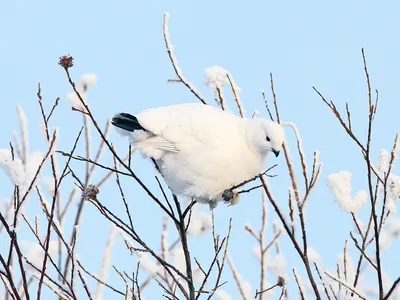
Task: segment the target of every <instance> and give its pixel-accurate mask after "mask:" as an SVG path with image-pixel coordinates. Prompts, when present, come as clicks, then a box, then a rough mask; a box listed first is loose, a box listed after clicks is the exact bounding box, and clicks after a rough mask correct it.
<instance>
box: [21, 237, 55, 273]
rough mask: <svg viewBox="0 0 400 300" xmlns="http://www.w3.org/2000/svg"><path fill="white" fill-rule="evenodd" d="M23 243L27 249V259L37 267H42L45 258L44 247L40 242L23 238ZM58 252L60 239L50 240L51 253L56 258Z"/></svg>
mask: <svg viewBox="0 0 400 300" xmlns="http://www.w3.org/2000/svg"><path fill="white" fill-rule="evenodd" d="M22 245H23V247H24V249H26V250H25V253H26V255H25V257H26V258H27V260H28V261H29V262H30V263H31V264H33V265H34V266H35V267H37V268H41V267H42V264H43V258H44V250H43V248H42V247H41V246H40V245H39V244H38V243H34V242H31V241H28V240H23V241H22ZM57 252H58V241H56V240H54V241H50V242H49V252H48V253H49V255H50V256H51V257H52V258H54V257H55V256H56V255H57Z"/></svg>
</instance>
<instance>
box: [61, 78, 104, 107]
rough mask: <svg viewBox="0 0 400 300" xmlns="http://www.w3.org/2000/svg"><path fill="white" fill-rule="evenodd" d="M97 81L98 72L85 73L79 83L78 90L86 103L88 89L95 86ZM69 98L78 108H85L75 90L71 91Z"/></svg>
mask: <svg viewBox="0 0 400 300" xmlns="http://www.w3.org/2000/svg"><path fill="white" fill-rule="evenodd" d="M96 83H97V75H96V74H84V75H82V76H81V78H80V80H79V83H78V84H77V87H76V90H77V91H78V93H79V94H80V95H81V97H82V99H83V101H85V103H86V91H87V89H88V88H91V87H93V86H95V84H96ZM67 98H68V100H69V102H71V104H72V106H73V107H75V108H78V109H81V110H83V109H84V107H83V104H82V101H81V100H80V99H79V97H78V95H77V94H76V93H75V91H72V92H69V93H68V94H67Z"/></svg>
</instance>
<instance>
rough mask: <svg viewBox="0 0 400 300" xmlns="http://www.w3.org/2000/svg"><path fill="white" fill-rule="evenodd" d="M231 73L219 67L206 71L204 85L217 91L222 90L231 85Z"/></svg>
mask: <svg viewBox="0 0 400 300" xmlns="http://www.w3.org/2000/svg"><path fill="white" fill-rule="evenodd" d="M228 74H229V72H228V71H227V70H225V69H224V68H221V67H219V66H213V67H209V68H206V69H205V70H204V84H205V85H206V86H207V87H208V88H210V89H213V90H215V89H216V88H219V89H222V88H223V87H224V86H225V85H227V84H228V83H229V80H228Z"/></svg>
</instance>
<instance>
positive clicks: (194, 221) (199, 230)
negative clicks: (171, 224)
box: [188, 211, 212, 236]
mask: <svg viewBox="0 0 400 300" xmlns="http://www.w3.org/2000/svg"><path fill="white" fill-rule="evenodd" d="M211 226H212V219H211V216H210V215H208V214H206V213H203V212H200V213H197V212H195V211H194V212H192V217H191V220H190V224H189V228H188V234H189V235H192V236H199V235H202V234H204V233H206V232H207V231H208V230H209V229H210V228H211Z"/></svg>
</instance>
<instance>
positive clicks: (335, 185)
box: [327, 171, 367, 213]
mask: <svg viewBox="0 0 400 300" xmlns="http://www.w3.org/2000/svg"><path fill="white" fill-rule="evenodd" d="M351 177H352V174H351V173H350V172H349V171H341V172H339V173H337V174H331V175H329V176H328V180H327V181H328V186H329V188H330V189H331V190H332V192H333V195H334V197H335V200H336V202H337V203H338V204H339V206H340V208H341V209H343V210H344V211H345V212H352V213H357V212H358V211H359V210H360V208H361V207H362V206H363V205H364V204H365V203H366V202H367V193H366V192H365V191H359V192H357V194H356V196H355V198H354V199H353V198H352V196H351Z"/></svg>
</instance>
